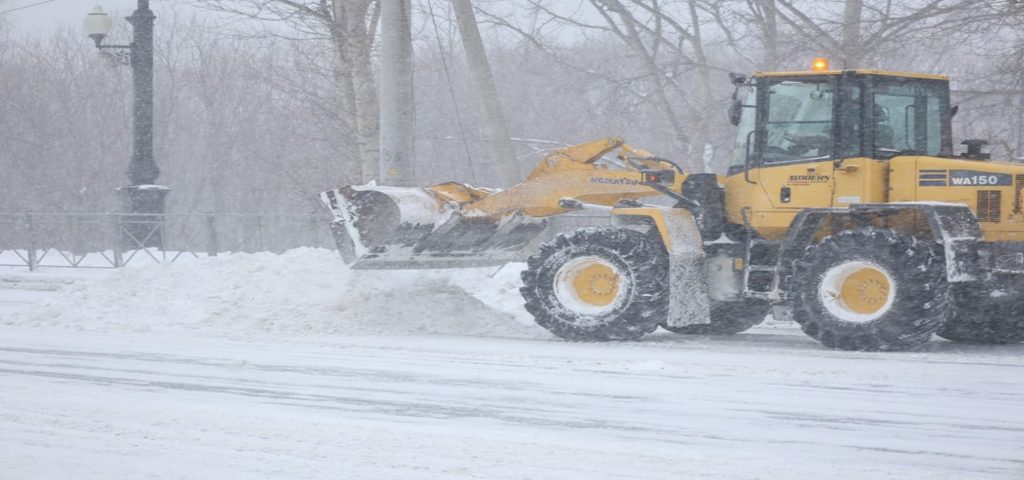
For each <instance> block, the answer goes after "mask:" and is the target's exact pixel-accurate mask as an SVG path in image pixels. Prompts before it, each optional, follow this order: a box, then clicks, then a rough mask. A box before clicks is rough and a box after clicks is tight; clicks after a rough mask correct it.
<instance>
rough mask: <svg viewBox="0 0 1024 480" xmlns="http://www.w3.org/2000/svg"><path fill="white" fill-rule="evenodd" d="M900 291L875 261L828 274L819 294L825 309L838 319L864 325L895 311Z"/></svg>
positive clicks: (844, 265)
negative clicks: (893, 308)
mask: <svg viewBox="0 0 1024 480" xmlns="http://www.w3.org/2000/svg"><path fill="white" fill-rule="evenodd" d="M897 289H898V288H897V285H896V283H895V282H894V281H893V277H892V275H891V274H890V273H889V271H888V270H886V269H885V268H883V267H881V266H879V265H877V264H875V263H873V262H868V261H862V260H851V261H848V262H845V263H841V264H839V265H836V266H834V267H832V268H830V269H829V270H828V271H826V272H825V274H824V276H823V277H822V279H821V283H820V284H819V286H818V295H819V298H820V299H821V303H822V305H824V306H825V309H826V310H828V312H829V313H831V314H832V315H834V316H835V317H836V318H837V319H839V320H841V321H844V322H850V323H864V322H870V321H873V320H875V319H877V318H879V317H881V316H883V315H885V314H886V313H887V312H888V311H889V310H890V309H891V308H892V306H893V303H894V301H895V300H896V293H897V292H896V290H897Z"/></svg>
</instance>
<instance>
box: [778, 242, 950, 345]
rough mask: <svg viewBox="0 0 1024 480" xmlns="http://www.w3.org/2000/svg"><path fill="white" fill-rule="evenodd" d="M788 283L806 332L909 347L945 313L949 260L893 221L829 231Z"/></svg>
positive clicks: (825, 340)
mask: <svg viewBox="0 0 1024 480" xmlns="http://www.w3.org/2000/svg"><path fill="white" fill-rule="evenodd" d="M795 267H796V268H795V270H794V274H793V277H792V278H793V280H792V282H791V284H790V286H789V289H788V292H787V293H788V298H789V301H790V303H791V306H792V311H793V319H794V320H796V322H797V323H799V324H800V328H801V329H803V331H804V333H806V334H807V335H809V336H811V337H812V338H815V339H817V340H818V341H819V342H821V343H822V344H823V345H825V346H827V347H830V348H837V349H842V350H865V351H875V350H905V349H908V348H912V347H915V346H917V345H920V344H922V343H924V342H927V341H928V340H929V339H930V338H931V335H932V333H933V332H935V330H936V329H938V328H939V327H940V326H941V325H942V322H943V321H944V320H945V318H946V315H947V313H946V308H947V298H946V296H947V283H946V279H945V268H944V266H943V261H942V258H941V257H940V256H938V255H937V254H936V253H935V252H934V251H933V249H932V248H931V246H930V245H929V244H928V243H926V242H923V241H919V240H917V239H915V238H914V237H911V236H908V235H906V234H903V233H900V232H897V231H895V230H889V229H877V228H861V229H857V230H848V231H844V232H841V233H839V234H836V235H833V236H831V237H827V238H825V239H824V240H822V241H821V242H820V243H818V244H815V245H811V246H809V247H808V248H807V251H806V252H805V254H804V256H803V258H801V259H800V260H799V261H797V262H796V265H795Z"/></svg>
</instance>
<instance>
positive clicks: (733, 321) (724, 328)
mask: <svg viewBox="0 0 1024 480" xmlns="http://www.w3.org/2000/svg"><path fill="white" fill-rule="evenodd" d="M770 309H771V306H770V305H768V304H767V303H765V302H761V301H757V300H741V301H735V302H712V304H711V323H703V324H698V325H685V326H682V327H672V326H668V325H665V324H664V323H662V324H661V328H664V329H665V330H668V331H670V332H672V333H678V334H680V335H734V334H737V333H740V332H745V331H747V330H750V329H751V328H753V327H754V326H755V325H758V324H760V323H761V322H763V321H764V318H765V317H766V316H768V310H770Z"/></svg>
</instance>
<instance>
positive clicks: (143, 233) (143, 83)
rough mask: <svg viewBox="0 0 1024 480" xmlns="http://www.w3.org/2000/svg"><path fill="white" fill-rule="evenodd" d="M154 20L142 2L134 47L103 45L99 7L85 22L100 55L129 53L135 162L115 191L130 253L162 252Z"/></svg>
mask: <svg viewBox="0 0 1024 480" xmlns="http://www.w3.org/2000/svg"><path fill="white" fill-rule="evenodd" d="M155 19H156V15H153V11H152V10H150V9H149V0H138V8H137V9H136V10H135V12H133V13H132V16H130V17H128V22H129V23H131V24H132V43H131V44H129V45H104V44H103V40H104V39H105V38H106V36H107V34H109V33H110V28H111V27H112V24H113V22H111V19H110V16H108V15H107V14H106V13H105V12H104V11H103V9H102V8H101V7H100V6H98V5H97V6H96V7H94V8H93V10H92V12H90V13H89V14H88V15H86V17H85V32H86V33H87V34H88V35H89V37H90V38H92V40H93V41H94V42H96V48H98V49H100V50H104V49H113V50H120V51H127V52H126V53H127V54H128V63H129V64H130V65H131V68H132V83H133V90H134V92H135V99H134V101H133V109H132V130H133V138H132V159H131V162H130V163H129V164H128V181H129V184H128V185H127V186H124V187H121V188H118V189H117V192H118V197H119V198H120V201H121V212H122V213H124V214H127V215H128V216H129V218H128V219H127V220H128V221H127V222H125V223H122V230H123V231H124V232H125V234H126V237H127V238H125V242H124V243H125V245H126V246H129V247H136V248H141V247H149V246H162V236H161V227H162V222H163V217H162V215H163V213H164V199H165V197H166V196H167V193H168V192H169V191H170V189H169V188H167V187H165V186H162V185H157V184H156V179H157V178H158V177H159V176H160V169H159V168H157V166H156V161H154V160H153V23H154V20H155Z"/></svg>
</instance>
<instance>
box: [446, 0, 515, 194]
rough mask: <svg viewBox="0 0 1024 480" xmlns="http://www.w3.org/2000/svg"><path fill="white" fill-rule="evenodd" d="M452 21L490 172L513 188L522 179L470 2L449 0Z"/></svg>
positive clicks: (504, 184)
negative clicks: (476, 105) (477, 107)
mask: <svg viewBox="0 0 1024 480" xmlns="http://www.w3.org/2000/svg"><path fill="white" fill-rule="evenodd" d="M452 6H453V7H454V9H455V19H456V21H457V22H458V25H459V34H460V37H461V38H462V48H463V49H464V50H465V52H466V63H467V65H468V66H469V71H470V73H471V76H472V79H473V85H474V86H475V87H476V93H477V98H478V102H479V105H480V113H481V114H482V117H483V133H484V137H485V138H486V139H487V144H488V146H489V147H490V148H489V150H490V154H491V162H492V165H491V168H490V169H491V170H492V171H494V172H495V173H497V178H498V179H499V181H500V182H501V184H502V185H503V186H507V185H513V184H516V183H519V181H521V180H522V174H521V173H520V172H519V165H518V163H517V161H516V157H515V151H514V150H513V148H512V140H511V135H509V130H508V124H507V122H506V121H505V114H504V113H503V112H502V109H501V101H500V99H499V97H498V89H497V87H496V86H495V85H494V77H493V75H492V74H491V65H490V63H489V62H488V61H487V53H486V51H485V50H484V42H483V38H481V36H480V30H479V28H478V27H477V21H476V15H475V14H474V13H473V5H472V3H471V2H470V0H452Z"/></svg>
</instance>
